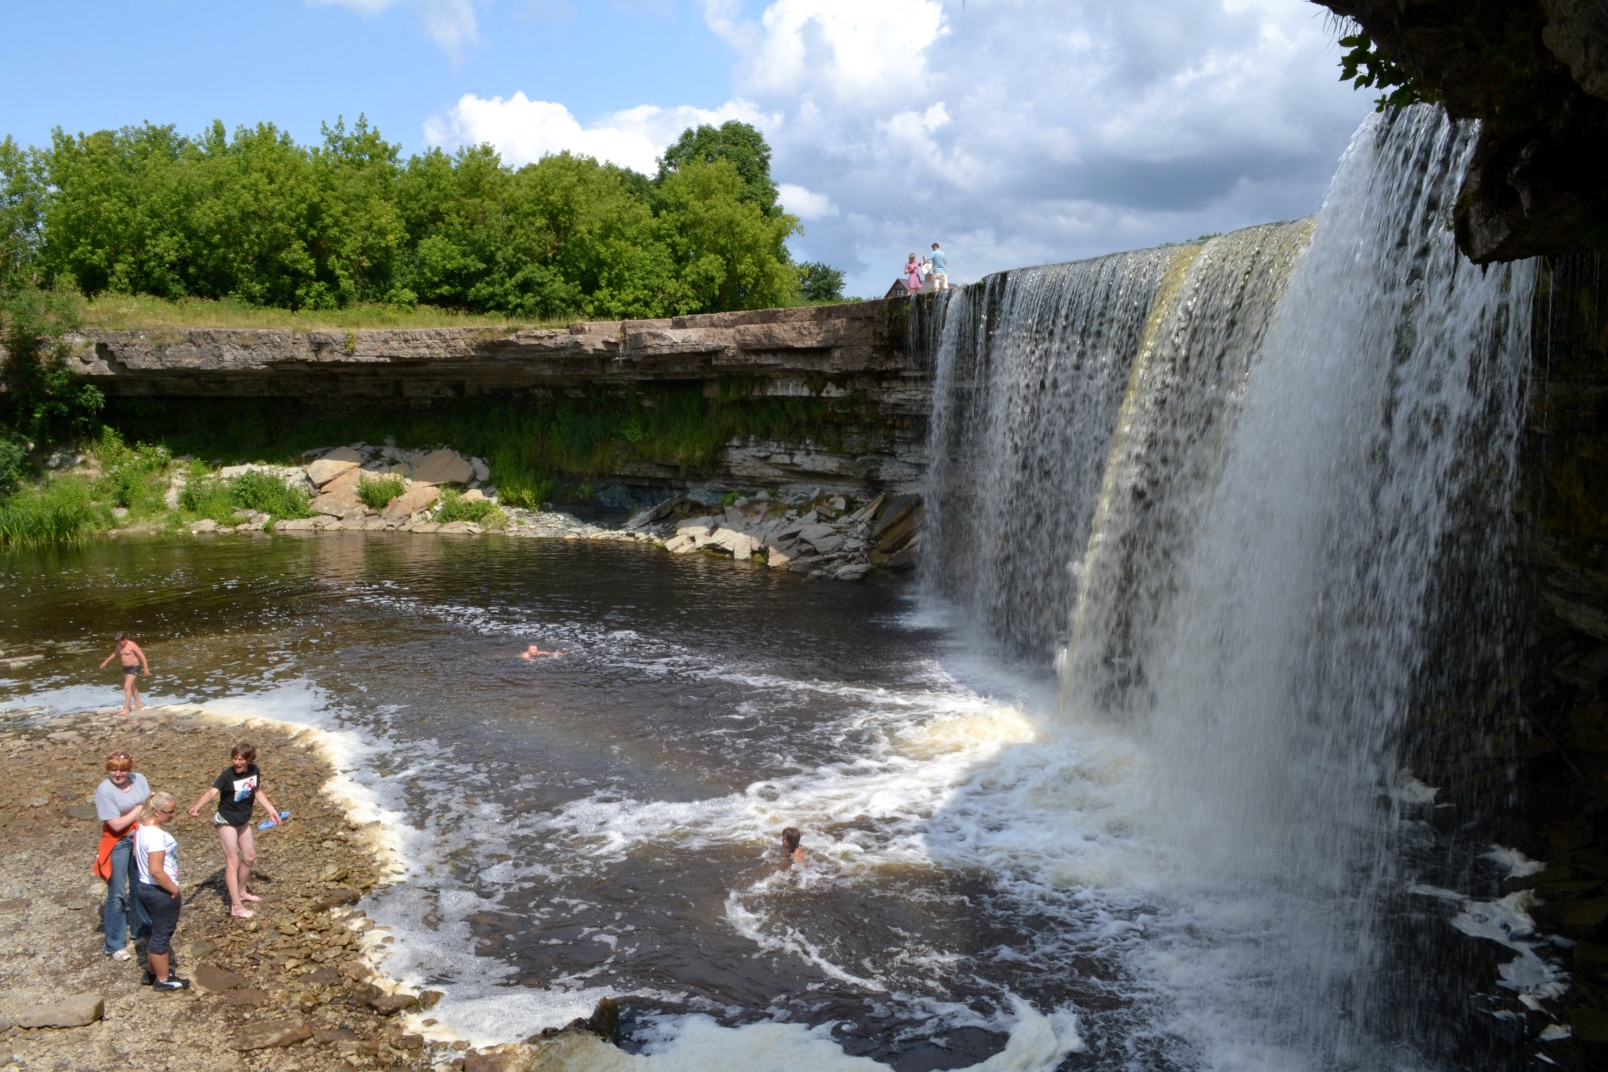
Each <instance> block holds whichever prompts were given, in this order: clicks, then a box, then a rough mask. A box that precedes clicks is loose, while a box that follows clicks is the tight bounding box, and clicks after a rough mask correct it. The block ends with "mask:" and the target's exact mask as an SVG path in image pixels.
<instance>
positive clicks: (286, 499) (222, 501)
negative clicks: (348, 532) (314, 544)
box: [179, 472, 309, 523]
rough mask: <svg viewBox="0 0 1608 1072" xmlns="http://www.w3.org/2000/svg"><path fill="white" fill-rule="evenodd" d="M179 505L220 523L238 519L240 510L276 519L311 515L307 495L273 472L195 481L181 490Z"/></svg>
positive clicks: (191, 512) (281, 519)
mask: <svg viewBox="0 0 1608 1072" xmlns="http://www.w3.org/2000/svg"><path fill="white" fill-rule="evenodd" d="M179 506H180V508H182V509H183V510H185V511H186V512H187V513H190V514H194V515H196V516H197V517H210V518H211V519H212V520H214V521H217V522H220V523H227V522H232V521H233V520H235V516H234V513H235V511H236V510H250V511H252V512H254V513H263V514H268V515H269V516H270V517H272V518H273V519H274V520H275V521H283V520H284V519H286V518H293V517H308V516H309V513H308V510H307V496H305V495H303V494H302V493H301V492H299V491H296V490H295V489H293V488H289V487H286V486H285V483H284V481H282V480H280V479H279V478H278V477H276V476H273V475H272V474H269V473H256V472H253V473H242V474H241V475H239V476H237V477H235V478H234V479H233V480H216V479H209V478H203V479H199V480H192V481H191V482H190V483H189V484H187V485H185V488H184V490H183V491H182V492H180V493H179Z"/></svg>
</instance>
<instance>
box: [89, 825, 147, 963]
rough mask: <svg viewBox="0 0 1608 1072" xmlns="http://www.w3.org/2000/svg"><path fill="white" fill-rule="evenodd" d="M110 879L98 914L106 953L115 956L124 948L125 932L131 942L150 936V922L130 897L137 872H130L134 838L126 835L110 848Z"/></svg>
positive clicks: (136, 901) (138, 901)
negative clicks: (133, 939) (104, 904)
mask: <svg viewBox="0 0 1608 1072" xmlns="http://www.w3.org/2000/svg"><path fill="white" fill-rule="evenodd" d="M111 863H112V877H111V880H110V881H109V882H107V883H106V908H105V909H104V910H103V911H102V912H101V933H102V934H104V935H106V952H107V953H115V952H117V951H118V950H119V949H122V948H123V947H124V946H125V945H127V944H128V937H129V932H130V931H133V932H134V937H135V939H140V938H144V937H145V936H146V935H147V934H150V933H151V920H150V917H148V916H147V915H146V914H145V905H143V904H141V903H140V899H139V898H138V897H136V896H135V895H134V887H135V885H136V884H138V882H139V872H137V871H135V870H134V835H133V834H129V835H128V836H127V837H125V838H123V840H121V841H119V842H118V843H117V844H116V845H113V846H112V860H111Z"/></svg>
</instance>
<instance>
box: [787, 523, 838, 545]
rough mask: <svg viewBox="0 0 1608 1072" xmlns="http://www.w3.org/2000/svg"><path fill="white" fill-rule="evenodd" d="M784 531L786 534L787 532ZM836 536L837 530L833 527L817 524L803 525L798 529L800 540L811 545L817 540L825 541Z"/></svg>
mask: <svg viewBox="0 0 1608 1072" xmlns="http://www.w3.org/2000/svg"><path fill="white" fill-rule="evenodd" d="M783 531H784V534H785V532H786V530H783ZM836 535H837V529H835V528H833V527H832V526H831V525H822V524H818V523H817V524H813V525H801V526H799V529H798V538H799V539H801V540H804V541H806V542H808V543H811V544H813V543H815V541H816V540H824V539H826V538H827V537H829V536H836Z"/></svg>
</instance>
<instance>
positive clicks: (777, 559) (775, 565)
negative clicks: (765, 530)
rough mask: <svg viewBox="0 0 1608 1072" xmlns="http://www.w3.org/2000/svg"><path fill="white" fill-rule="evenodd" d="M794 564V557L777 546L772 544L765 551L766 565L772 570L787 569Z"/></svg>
mask: <svg viewBox="0 0 1608 1072" xmlns="http://www.w3.org/2000/svg"><path fill="white" fill-rule="evenodd" d="M792 562H793V556H792V555H790V554H788V553H787V552H786V551H783V550H782V549H781V548H780V547H777V546H776V545H775V544H771V545H770V546H769V547H767V548H766V549H765V565H767V566H769V567H770V568H771V569H786V568H787V567H788V566H789V565H791V564H792Z"/></svg>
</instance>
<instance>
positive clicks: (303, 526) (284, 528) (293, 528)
mask: <svg viewBox="0 0 1608 1072" xmlns="http://www.w3.org/2000/svg"><path fill="white" fill-rule="evenodd" d="M313 521H314V519H313V518H310V517H293V518H291V519H290V520H289V521H280V522H277V523H275V525H274V531H275V532H306V531H308V530H309V529H312V528H314V527H315V526H314V525H313Z"/></svg>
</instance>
